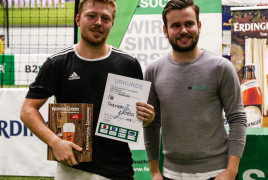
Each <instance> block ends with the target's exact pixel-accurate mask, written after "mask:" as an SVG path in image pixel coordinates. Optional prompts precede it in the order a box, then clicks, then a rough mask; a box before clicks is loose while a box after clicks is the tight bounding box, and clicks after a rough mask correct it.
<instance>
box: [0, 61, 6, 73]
mask: <svg viewBox="0 0 268 180" xmlns="http://www.w3.org/2000/svg"><path fill="white" fill-rule="evenodd" d="M5 65H6V63H4V64H3V65H0V72H2V73H5Z"/></svg>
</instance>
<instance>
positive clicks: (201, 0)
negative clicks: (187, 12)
mask: <svg viewBox="0 0 268 180" xmlns="http://www.w3.org/2000/svg"><path fill="white" fill-rule="evenodd" d="M168 1H169V0H140V2H139V5H138V8H137V9H136V11H135V14H162V12H163V9H164V7H165V5H166V4H167V2H168ZM194 2H195V4H196V5H198V6H199V8H200V13H221V11H222V10H221V0H194Z"/></svg>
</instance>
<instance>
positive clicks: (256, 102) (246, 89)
mask: <svg viewBox="0 0 268 180" xmlns="http://www.w3.org/2000/svg"><path fill="white" fill-rule="evenodd" d="M241 91H242V99H243V104H244V108H245V111H246V113H247V124H248V127H262V93H261V89H260V87H259V85H258V82H257V79H256V76H255V65H254V64H248V65H245V67H244V77H243V80H242V84H241Z"/></svg>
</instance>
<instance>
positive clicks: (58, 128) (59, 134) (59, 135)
mask: <svg viewBox="0 0 268 180" xmlns="http://www.w3.org/2000/svg"><path fill="white" fill-rule="evenodd" d="M57 136H58V137H59V138H61V139H62V134H61V127H60V126H58V127H57Z"/></svg>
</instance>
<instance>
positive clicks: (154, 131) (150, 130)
mask: <svg viewBox="0 0 268 180" xmlns="http://www.w3.org/2000/svg"><path fill="white" fill-rule="evenodd" d="M154 78H155V77H154V72H153V70H152V69H151V67H150V66H149V67H147V69H146V71H145V77H144V79H145V80H146V81H150V82H152V84H151V90H150V94H149V99H148V104H151V105H152V106H153V107H154V111H155V118H154V120H153V122H152V123H151V124H149V125H148V126H146V127H143V132H144V144H145V149H146V153H147V157H148V160H158V158H159V149H160V127H161V114H160V103H159V100H158V97H157V93H156V91H155V88H154Z"/></svg>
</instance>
